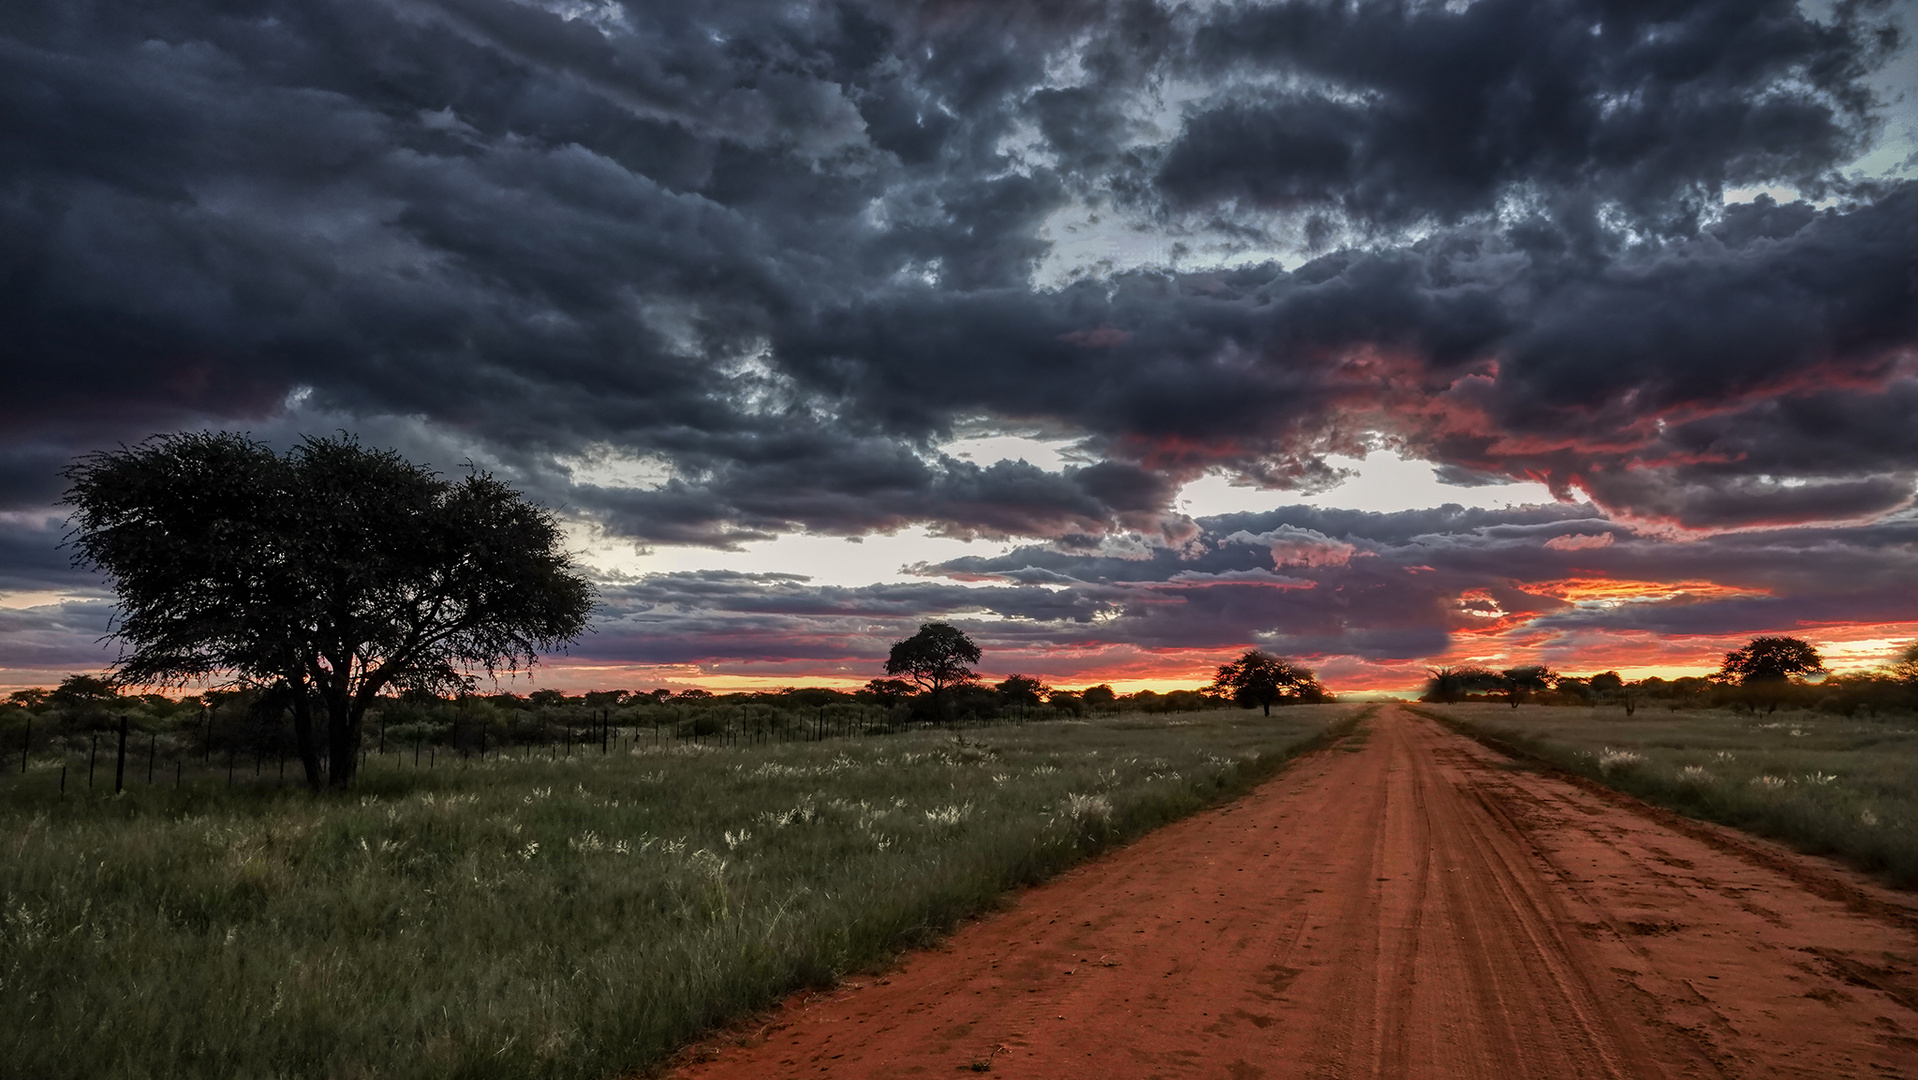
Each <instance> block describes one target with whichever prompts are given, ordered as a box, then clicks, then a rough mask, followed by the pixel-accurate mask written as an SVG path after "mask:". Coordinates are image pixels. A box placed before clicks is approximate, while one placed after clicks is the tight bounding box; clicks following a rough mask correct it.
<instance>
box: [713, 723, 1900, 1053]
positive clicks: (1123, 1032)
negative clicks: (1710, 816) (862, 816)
mask: <svg viewBox="0 0 1918 1080" xmlns="http://www.w3.org/2000/svg"><path fill="white" fill-rule="evenodd" d="M1370 726H1371V728H1372V735H1371V736H1370V738H1369V740H1366V741H1365V743H1364V745H1363V746H1361V747H1354V746H1350V745H1347V746H1342V747H1337V748H1334V749H1331V750H1327V751H1324V752H1321V753H1319V754H1316V755H1313V756H1311V757H1309V758H1306V759H1303V760H1301V761H1300V762H1298V763H1297V764H1295V765H1294V766H1293V767H1292V768H1291V769H1290V770H1288V771H1287V772H1286V773H1284V774H1282V775H1281V776H1279V777H1278V778H1277V779H1275V780H1273V781H1271V782H1269V783H1267V784H1266V785H1264V786H1263V787H1261V788H1260V789H1259V790H1258V791H1256V792H1254V793H1253V794H1251V795H1249V796H1247V797H1246V798H1245V799H1243V800H1240V801H1239V802H1237V803H1235V804H1233V805H1231V806H1229V807H1226V808H1224V809H1220V810H1216V811H1211V812H1207V813H1204V814H1201V815H1198V816H1195V817H1192V818H1188V819H1187V820H1185V821H1182V822H1179V823H1177V824H1175V825H1172V826H1169V827H1167V828H1165V829H1161V830H1160V831H1158V832H1155V833H1153V834H1151V835H1150V836H1148V837H1146V838H1145V839H1143V840H1141V841H1139V842H1138V843H1136V844H1133V845H1132V846H1130V847H1128V848H1126V849H1124V850H1123V851H1120V852H1117V853H1115V854H1114V855H1112V856H1110V857H1108V858H1105V859H1102V860H1099V861H1097V862H1094V863H1091V864H1088V865H1086V866H1084V867H1081V868H1079V869H1077V870H1075V871H1073V872H1071V873H1069V874H1066V875H1064V876H1062V877H1060V878H1058V879H1056V880H1054V881H1053V882H1051V883H1049V884H1047V885H1044V886H1042V887H1039V888H1036V889H1033V890H1030V891H1029V892H1027V893H1025V894H1024V895H1022V896H1021V897H1020V898H1019V899H1018V902H1017V904H1016V905H1015V906H1014V907H1012V908H1011V909H1010V910H1008V911H1006V912H1003V913H1001V914H997V915H994V916H992V917H989V918H987V919H984V920H981V921H979V922H977V923H973V924H970V925H967V926H966V927H964V928H962V929H961V930H960V931H959V932H958V933H956V934H955V935H954V936H953V937H952V938H951V939H950V940H949V941H948V942H947V943H946V945H945V946H944V947H942V948H940V949H937V950H934V951H930V952H925V953H920V954H916V955H913V956H911V957H909V958H907V959H906V961H905V962H904V963H903V964H902V965H901V966H900V967H899V968H898V969H897V970H895V971H893V972H892V973H891V974H890V975H888V976H885V977H880V978H876V979H866V980H858V981H852V982H848V983H846V984H845V985H844V986H842V987H841V988H839V989H838V990H836V991H834V992H832V993H829V994H823V995H814V996H807V997H803V998H798V999H795V1000H793V1001H791V1002H789V1003H788V1004H787V1005H786V1006H785V1007H784V1008H783V1009H781V1010H779V1011H778V1012H776V1013H775V1014H773V1015H772V1016H771V1017H770V1018H766V1017H762V1018H761V1020H760V1021H759V1022H758V1023H757V1024H755V1025H752V1027H751V1029H750V1030H745V1031H740V1032H735V1033H733V1034H731V1035H729V1036H725V1037H722V1038H718V1039H715V1040H712V1041H710V1042H708V1043H707V1044H705V1045H703V1046H701V1047H699V1048H696V1049H695V1050H694V1051H693V1052H691V1053H689V1054H688V1055H687V1058H686V1061H685V1063H684V1064H682V1065H681V1067H680V1069H679V1070H678V1072H677V1074H676V1075H678V1076H680V1077H684V1078H686V1080H693V1078H700V1080H718V1078H726V1077H741V1078H745V1077H751V1078H765V1077H788V1076H831V1077H905V1076H934V1077H937V1076H952V1075H954V1074H955V1073H956V1072H964V1071H968V1070H973V1071H991V1072H993V1073H997V1074H1001V1075H1006V1076H1015V1077H1031V1078H1046V1080H1051V1078H1055V1077H1140V1078H1145V1077H1229V1078H1234V1080H1241V1078H1254V1077H1432V1078H1450V1077H1500V1078H1503V1077H1532V1076H1536V1077H1552V1078H1561V1077H1587V1076H1605V1077H1632V1078H1638V1077H1667V1076H1670V1077H1678V1076H1701V1077H1709V1076H1736V1077H1761V1076H1777V1077H1847V1078H1852V1077H1918V932H1915V930H1914V928H1918V908H1915V907H1914V906H1913V904H1912V903H1911V902H1910V900H1909V899H1908V898H1903V897H1900V896H1898V895H1897V894H1893V893H1890V892H1888V891H1886V890H1882V889H1877V888H1875V887H1874V886H1872V885H1870V884H1868V883H1865V882H1864V881H1862V880H1861V879H1858V878H1857V877H1855V876H1852V875H1849V874H1847V873H1846V872H1845V871H1842V870H1840V869H1838V868H1836V867H1834V866H1832V865H1830V864H1827V863H1823V862H1821V861H1819V860H1813V859H1807V858H1804V857H1801V856H1796V855H1792V854H1790V853H1788V852H1784V851H1782V850H1781V849H1779V848H1777V847H1775V846H1773V845H1769V844H1765V843H1763V842H1761V841H1754V840H1751V839H1749V838H1742V837H1738V836H1736V835H1735V834H1732V833H1729V832H1728V831H1725V830H1717V829H1713V828H1712V827H1709V826H1701V825H1698V824H1696V823H1682V824H1681V823H1676V822H1674V821H1673V820H1672V819H1671V817H1670V815H1665V814H1663V813H1661V812H1658V811H1651V810H1648V809H1646V808H1644V807H1642V806H1640V805H1639V804H1637V803H1635V802H1633V801H1631V800H1629V799H1625V798H1624V797H1622V796H1618V795H1615V794H1612V793H1609V792H1604V791H1601V790H1594V789H1592V788H1591V787H1589V786H1586V785H1578V784H1573V783H1569V782H1567V781H1566V780H1564V779H1561V778H1557V777H1554V776H1551V775H1547V774H1544V773H1540V772H1536V771H1532V770H1530V769H1528V768H1525V767H1523V766H1518V765H1515V764H1514V763H1512V762H1510V761H1508V760H1507V759H1505V758H1503V757H1500V756H1499V755H1497V754H1495V753H1493V752H1492V751H1489V750H1486V749H1484V748H1482V747H1480V746H1478V745H1477V744H1475V743H1472V742H1470V741H1468V740H1466V739H1464V738H1461V737H1459V736H1457V735H1454V734H1451V733H1449V732H1447V731H1444V730H1443V729H1441V728H1440V727H1438V726H1437V725H1435V724H1433V723H1431V722H1429V721H1426V720H1422V719H1419V718H1417V717H1414V716H1412V715H1411V714H1409V713H1406V712H1404V711H1402V710H1398V709H1387V710H1385V711H1383V712H1382V713H1381V714H1380V715H1379V716H1378V717H1377V718H1375V719H1374V720H1373V721H1372V722H1371V725H1370ZM1808 884H1809V885H1812V886H1814V887H1813V888H1807V885H1808Z"/></svg>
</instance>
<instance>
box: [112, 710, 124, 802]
mask: <svg viewBox="0 0 1918 1080" xmlns="http://www.w3.org/2000/svg"><path fill="white" fill-rule="evenodd" d="M126 783H127V714H125V713H121V714H120V756H119V759H118V761H116V762H115V764H114V766H113V793H114V794H115V795H118V794H120V792H121V790H122V789H124V788H125V787H126Z"/></svg>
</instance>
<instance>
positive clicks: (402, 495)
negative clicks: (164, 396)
mask: <svg viewBox="0 0 1918 1080" xmlns="http://www.w3.org/2000/svg"><path fill="white" fill-rule="evenodd" d="M66 476H67V479H68V481H69V483H70V484H71V486H70V487H69V489H68V491H67V497H66V502H67V503H68V504H69V505H71V506H73V507H74V508H75V513H74V518H73V531H72V533H71V535H70V540H71V543H72V544H73V546H74V548H75V551H76V556H75V561H76V562H78V563H80V564H82V565H91V566H94V567H97V568H98V569H101V570H103V571H105V572H106V574H107V575H108V577H109V579H110V580H111V583H112V585H113V588H114V591H115V592H116V593H117V594H118V600H119V615H118V622H117V623H116V625H115V627H114V635H115V636H116V637H118V638H119V639H120V640H121V641H122V642H123V643H124V644H125V645H126V646H128V651H126V652H125V653H123V654H122V656H121V657H120V659H119V661H118V663H117V664H116V665H115V673H114V681H115V683H116V684H119V685H132V686H143V685H180V684H184V683H187V682H190V681H193V680H198V679H221V678H230V679H233V680H235V681H237V682H240V683H242V684H246V685H252V686H258V687H262V688H264V689H267V690H269V691H274V692H276V693H278V694H280V695H282V696H283V698H284V700H285V701H286V702H287V705H288V707H290V708H291V710H292V713H293V726H294V732H295V735H296V736H297V739H298V742H299V750H300V758H301V761H302V763H303V764H304V765H305V768H306V779H307V783H308V784H309V785H311V786H313V787H314V788H318V787H319V786H320V785H321V783H322V779H323V777H322V772H321V758H320V749H321V748H320V746H319V745H318V743H317V741H316V738H315V735H316V732H315V724H314V719H315V715H314V703H315V702H317V703H318V704H319V706H320V707H321V709H323V711H324V714H325V717H326V721H327V729H326V730H327V745H326V747H325V750H326V755H327V766H328V767H327V769H326V772H325V774H324V780H325V782H326V783H329V784H331V785H332V786H334V787H346V786H347V785H349V784H351V783H352V781H353V777H354V774H355V772H356V771H357V766H358V763H359V746H360V724H361V719H362V717H363V716H364V715H365V712H366V708H367V706H369V705H370V704H372V702H373V701H374V699H375V698H376V697H377V696H378V695H379V694H380V692H381V691H383V690H385V689H387V688H389V687H397V688H399V689H402V690H417V691H423V692H424V691H432V692H439V691H444V690H458V689H465V688H467V687H469V686H470V685H471V683H472V677H471V673H472V672H473V671H474V670H476V669H483V670H486V671H488V672H489V673H490V672H494V671H497V670H501V669H504V670H516V669H518V668H520V667H523V666H530V665H532V664H534V663H536V662H537V659H538V656H539V654H540V653H541V652H544V651H548V650H551V649H554V648H558V647H560V646H562V645H564V644H565V643H566V642H569V641H571V640H573V639H574V638H576V637H578V636H579V634H580V633H581V632H583V631H584V630H585V627H586V616H587V614H588V613H589V611H590V610H591V608H592V602H593V600H592V588H591V586H590V585H588V584H587V582H586V580H585V579H584V578H582V577H580V576H579V575H578V574H576V573H574V572H573V566H572V561H571V559H570V557H569V556H568V555H567V554H566V553H565V550H564V548H563V547H562V546H561V539H562V538H561V535H560V531H559V526H558V523H557V522H556V521H555V520H554V518H553V515H552V514H551V513H549V512H548V511H546V510H543V509H541V508H539V507H537V506H534V505H532V504H530V503H528V502H526V501H525V500H524V499H523V498H522V497H521V496H520V495H519V493H517V492H515V491H513V490H511V489H510V488H508V487H506V486H505V485H503V484H501V483H499V482H498V481H496V480H494V479H493V478H492V477H491V476H488V475H486V474H484V473H478V472H475V473H473V474H472V475H469V476H467V477H466V478H465V479H464V480H461V481H459V482H450V481H447V480H445V479H443V478H441V477H440V476H439V475H438V474H436V473H433V472H431V471H430V470H427V469H425V468H422V467H420V466H417V465H413V464H412V463H410V462H408V461H406V460H405V459H403V458H401V457H400V456H399V455H397V454H394V453H391V452H388V451H376V450H369V449H367V448H365V447H362V446H361V445H360V444H359V442H358V441H357V440H356V439H354V438H352V437H351V436H344V435H343V436H340V437H338V438H324V439H321V438H308V439H305V440H303V441H302V442H301V443H300V444H299V445H298V446H296V447H294V448H293V449H292V450H291V451H289V452H287V453H286V454H284V455H282V454H277V453H275V452H274V451H273V450H272V449H270V448H269V447H267V446H265V445H263V444H261V443H258V442H255V441H253V440H252V439H249V438H247V437H245V436H242V435H237V434H229V433H189V434H179V435H166V436H158V437H155V438H153V439H149V440H148V441H146V442H144V443H141V444H140V445H138V446H135V447H132V448H130V449H129V448H123V449H121V450H118V451H114V452H108V453H99V454H92V455H89V456H87V457H84V458H81V459H80V460H79V461H77V462H75V463H74V464H73V465H72V466H70V467H69V468H68V469H67V470H66Z"/></svg>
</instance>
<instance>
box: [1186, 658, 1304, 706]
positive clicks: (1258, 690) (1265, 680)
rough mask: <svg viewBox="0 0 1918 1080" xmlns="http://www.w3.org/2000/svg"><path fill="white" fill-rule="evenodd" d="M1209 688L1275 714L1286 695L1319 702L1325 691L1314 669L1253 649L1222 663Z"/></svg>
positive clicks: (1239, 701) (1237, 702)
mask: <svg viewBox="0 0 1918 1080" xmlns="http://www.w3.org/2000/svg"><path fill="white" fill-rule="evenodd" d="M1207 689H1209V690H1212V691H1214V692H1216V693H1219V694H1223V695H1226V696H1229V697H1230V698H1231V699H1232V700H1233V702H1234V703H1235V704H1237V705H1239V706H1240V707H1242V708H1251V707H1252V706H1254V705H1257V706H1259V708H1261V709H1263V710H1264V711H1265V715H1267V716H1271V715H1272V705H1273V703H1274V702H1276V701H1279V700H1281V699H1285V698H1292V699H1297V700H1300V701H1319V700H1322V699H1323V698H1324V697H1325V690H1324V688H1323V687H1321V686H1320V685H1319V681H1318V678H1317V677H1316V676H1315V675H1314V674H1313V672H1312V669H1311V668H1308V667H1306V666H1304V665H1303V664H1298V663H1294V662H1293V661H1291V660H1287V659H1285V658H1284V657H1282V656H1273V655H1272V654H1271V653H1269V652H1265V651H1263V650H1260V649H1250V650H1247V651H1246V654H1245V655H1244V656H1241V657H1239V658H1238V659H1237V660H1234V661H1232V662H1231V663H1229V664H1220V665H1219V671H1218V675H1217V676H1216V677H1215V678H1214V679H1213V681H1212V685H1211V686H1210V687H1208V688H1207Z"/></svg>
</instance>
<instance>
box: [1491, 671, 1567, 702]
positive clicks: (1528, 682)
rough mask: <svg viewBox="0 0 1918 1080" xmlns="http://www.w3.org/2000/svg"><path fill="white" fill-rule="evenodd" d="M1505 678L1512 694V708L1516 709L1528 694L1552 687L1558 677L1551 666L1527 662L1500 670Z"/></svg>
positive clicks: (1507, 687)
mask: <svg viewBox="0 0 1918 1080" xmlns="http://www.w3.org/2000/svg"><path fill="white" fill-rule="evenodd" d="M1499 675H1500V677H1502V678H1503V679H1504V680H1505V687H1506V691H1507V692H1508V693H1509V694H1510V695H1511V697H1510V699H1509V700H1510V701H1511V703H1512V708H1514V709H1516V708H1518V707H1519V704H1520V703H1521V702H1523V701H1524V700H1525V698H1526V696H1527V695H1529V694H1531V693H1533V692H1534V691H1538V690H1547V689H1550V688H1551V685H1552V680H1553V679H1555V678H1557V676H1556V675H1555V674H1554V673H1553V671H1552V669H1551V668H1548V667H1546V666H1545V665H1543V664H1525V665H1523V666H1520V667H1515V668H1506V669H1505V670H1504V671H1501V672H1499Z"/></svg>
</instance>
